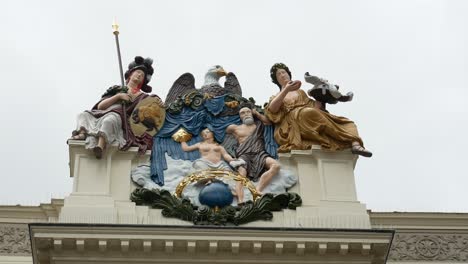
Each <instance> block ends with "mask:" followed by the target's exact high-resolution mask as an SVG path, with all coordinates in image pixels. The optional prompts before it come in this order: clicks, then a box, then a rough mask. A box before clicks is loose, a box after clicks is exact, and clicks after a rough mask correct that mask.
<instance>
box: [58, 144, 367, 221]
mask: <svg viewBox="0 0 468 264" xmlns="http://www.w3.org/2000/svg"><path fill="white" fill-rule="evenodd" d="M69 147H70V175H71V176H72V177H74V183H73V192H72V193H71V194H70V196H68V197H66V198H65V202H64V207H63V209H62V211H61V213H60V217H59V221H60V222H68V223H126V224H156V225H188V224H191V223H190V222H185V221H181V220H178V219H173V218H166V217H163V216H162V215H161V212H160V210H156V209H149V208H148V207H146V206H136V205H135V204H134V203H133V202H131V201H130V199H129V198H130V193H131V192H132V191H133V190H134V188H135V185H134V184H133V183H132V181H131V179H130V173H131V169H132V168H134V167H136V166H138V165H140V164H147V162H148V160H149V156H150V153H149V152H148V153H146V154H145V155H143V156H138V155H137V150H136V148H133V149H130V150H128V151H125V152H122V151H118V150H117V148H116V147H115V146H111V147H110V148H109V149H108V151H107V153H105V155H104V157H103V159H101V160H97V159H96V158H95V157H94V155H93V153H92V151H90V150H86V149H85V148H84V143H83V142H82V141H70V142H69ZM356 160H357V156H356V155H353V154H352V153H351V152H350V151H349V150H348V151H341V152H328V151H324V150H321V149H319V148H313V149H312V150H308V151H292V152H291V153H287V154H281V155H280V163H281V166H282V168H284V169H289V170H292V171H293V172H294V173H295V174H296V175H298V183H297V184H296V185H295V186H294V187H293V188H292V190H291V191H292V192H296V193H298V194H300V195H301V197H302V202H303V205H302V206H301V207H298V208H297V210H284V211H281V212H274V217H273V220H272V221H257V222H252V223H249V224H246V225H245V226H252V227H264V226H268V227H308V228H352V229H369V228H370V227H371V226H370V220H369V216H368V214H367V211H366V207H365V205H364V204H361V203H360V202H359V201H357V197H356V187H355V182H354V172H353V171H354V166H355V164H356Z"/></svg>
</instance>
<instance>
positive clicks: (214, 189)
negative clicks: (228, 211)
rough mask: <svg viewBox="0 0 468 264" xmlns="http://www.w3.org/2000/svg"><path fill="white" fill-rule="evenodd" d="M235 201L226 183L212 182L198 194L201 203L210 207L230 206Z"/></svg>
mask: <svg viewBox="0 0 468 264" xmlns="http://www.w3.org/2000/svg"><path fill="white" fill-rule="evenodd" d="M233 199H234V197H233V196H232V193H231V189H229V186H228V185H227V184H225V183H224V182H212V183H210V184H209V185H206V186H204V187H203V189H202V190H201V191H200V193H199V194H198V200H199V201H200V203H201V204H204V205H206V206H209V207H224V206H227V205H230V204H231V203H232V200H233Z"/></svg>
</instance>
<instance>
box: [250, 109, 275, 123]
mask: <svg viewBox="0 0 468 264" xmlns="http://www.w3.org/2000/svg"><path fill="white" fill-rule="evenodd" d="M252 113H253V115H254V116H255V117H256V118H258V120H260V121H262V123H263V124H264V125H271V121H270V120H269V119H268V118H267V117H266V116H264V115H262V114H260V113H259V112H257V110H255V109H253V110H252Z"/></svg>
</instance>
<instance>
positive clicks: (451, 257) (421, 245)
mask: <svg viewBox="0 0 468 264" xmlns="http://www.w3.org/2000/svg"><path fill="white" fill-rule="evenodd" d="M389 260H392V261H451V262H454V261H455V262H466V261H468V234H459V233H458V234H447V233H445V234H427V233H426V234H423V233H397V234H396V235H395V238H394V239H393V243H392V247H391V250H390V255H389Z"/></svg>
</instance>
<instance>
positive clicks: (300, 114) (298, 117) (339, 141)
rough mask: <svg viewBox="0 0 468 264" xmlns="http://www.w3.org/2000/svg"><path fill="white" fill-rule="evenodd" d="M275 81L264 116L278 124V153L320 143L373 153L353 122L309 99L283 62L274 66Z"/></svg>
mask: <svg viewBox="0 0 468 264" xmlns="http://www.w3.org/2000/svg"><path fill="white" fill-rule="evenodd" d="M270 73H271V77H272V81H273V82H274V83H276V84H277V85H278V86H279V87H280V88H281V90H280V92H279V93H278V94H277V95H276V96H273V97H272V98H271V100H270V102H269V104H268V105H267V106H266V109H265V110H266V111H265V115H266V117H267V118H268V119H270V120H271V121H272V122H273V123H274V124H275V140H276V142H277V143H278V144H279V145H280V147H279V149H278V152H289V151H291V150H292V149H297V150H305V149H310V148H311V147H312V145H314V144H315V145H317V144H318V145H321V146H322V148H325V149H330V150H342V149H347V148H351V151H352V152H353V153H355V154H359V155H362V156H365V157H370V156H372V153H371V152H370V151H368V150H366V149H365V148H364V147H363V142H362V139H361V138H360V137H359V134H358V131H357V127H356V125H355V124H354V122H353V121H351V120H349V119H347V118H345V117H340V116H335V115H332V114H330V113H328V112H326V111H323V110H321V109H320V108H321V105H320V104H321V103H320V102H317V101H314V100H312V99H310V98H309V97H308V96H307V95H306V93H305V92H304V91H303V90H300V89H299V88H300V86H301V82H300V81H291V72H290V71H289V69H288V67H287V66H286V65H284V64H282V63H277V64H275V65H273V67H272V68H271V72H270Z"/></svg>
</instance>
